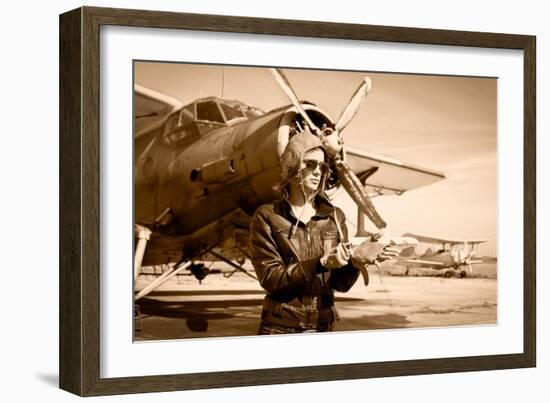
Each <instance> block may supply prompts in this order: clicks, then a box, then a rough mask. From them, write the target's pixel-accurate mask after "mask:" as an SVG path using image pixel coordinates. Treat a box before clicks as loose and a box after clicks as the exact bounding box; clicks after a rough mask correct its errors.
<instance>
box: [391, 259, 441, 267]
mask: <svg viewBox="0 0 550 403" xmlns="http://www.w3.org/2000/svg"><path fill="white" fill-rule="evenodd" d="M400 261H401V262H408V263H419V264H425V265H430V266H434V267H441V266H444V264H443V263H441V262H433V261H431V260H420V259H400Z"/></svg>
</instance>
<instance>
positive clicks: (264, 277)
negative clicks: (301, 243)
mask: <svg viewBox="0 0 550 403" xmlns="http://www.w3.org/2000/svg"><path fill="white" fill-rule="evenodd" d="M250 252H251V260H252V265H253V266H254V270H255V271H256V275H257V276H258V280H259V281H260V285H261V286H262V287H263V288H264V289H265V290H266V291H267V292H268V293H269V294H278V293H286V292H289V291H292V290H295V289H298V288H301V287H303V286H304V285H305V284H306V283H307V282H309V281H311V280H312V279H313V277H314V276H315V274H316V273H317V265H318V264H319V258H316V259H311V260H305V261H295V262H292V261H291V262H290V263H289V264H288V265H287V264H285V262H284V260H283V258H282V257H281V254H280V253H279V251H278V250H277V243H276V242H275V240H274V238H273V232H272V228H271V226H270V224H269V217H268V214H266V211H265V209H262V208H261V207H260V208H259V209H258V210H256V213H255V214H254V217H253V218H252V222H251V224H250Z"/></svg>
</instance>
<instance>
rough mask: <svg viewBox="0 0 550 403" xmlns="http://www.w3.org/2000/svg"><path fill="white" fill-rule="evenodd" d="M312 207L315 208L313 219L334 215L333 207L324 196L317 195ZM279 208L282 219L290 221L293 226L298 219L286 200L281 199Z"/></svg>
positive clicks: (321, 194)
mask: <svg viewBox="0 0 550 403" xmlns="http://www.w3.org/2000/svg"><path fill="white" fill-rule="evenodd" d="M313 205H314V207H315V216H314V217H313V218H314V219H315V218H325V217H329V216H333V214H334V205H333V204H332V203H331V202H330V200H329V199H328V197H327V196H326V194H325V193H324V192H323V193H319V194H317V195H316V196H315V198H314V199H313ZM279 206H280V210H281V211H280V213H281V215H282V216H283V217H285V218H286V219H288V220H289V221H291V222H292V223H293V224H295V223H296V222H297V221H298V219H297V218H296V216H295V215H294V213H293V212H292V208H291V207H290V203H289V202H288V200H287V199H286V198H283V199H281V201H280V202H279Z"/></svg>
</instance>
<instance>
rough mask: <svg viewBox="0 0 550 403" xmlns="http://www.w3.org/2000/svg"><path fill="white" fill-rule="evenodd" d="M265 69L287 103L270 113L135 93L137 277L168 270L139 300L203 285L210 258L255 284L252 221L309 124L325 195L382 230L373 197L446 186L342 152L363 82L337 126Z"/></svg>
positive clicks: (210, 100)
mask: <svg viewBox="0 0 550 403" xmlns="http://www.w3.org/2000/svg"><path fill="white" fill-rule="evenodd" d="M269 70H270V72H271V73H272V74H273V76H274V77H275V79H276V81H277V82H278V84H279V85H280V86H281V88H282V89H283V90H284V92H285V94H286V95H287V96H288V98H289V99H290V101H291V104H290V105H285V106H282V107H280V108H277V109H274V110H271V111H269V112H263V111H261V110H260V109H258V108H256V107H253V106H250V105H247V104H245V103H243V102H240V101H235V100H228V99H223V98H218V97H207V98H201V99H197V100H195V101H194V102H191V103H189V104H188V105H183V104H182V103H181V102H179V101H178V100H175V99H173V98H170V97H168V96H166V95H164V94H160V93H158V92H156V91H154V90H151V89H147V88H145V87H142V86H140V85H138V84H136V85H135V91H134V111H135V113H134V151H135V154H134V155H135V160H134V164H135V166H134V180H135V193H134V194H135V203H134V206H135V211H134V218H135V234H136V245H135V252H134V270H135V272H134V275H135V279H137V278H138V276H139V274H140V268H141V267H142V266H151V265H164V266H165V268H166V270H163V274H162V275H160V276H159V277H158V278H156V279H155V280H154V281H153V282H152V283H151V284H149V285H148V286H147V287H146V288H144V289H142V290H141V291H139V292H138V293H137V295H136V300H137V299H139V298H141V297H143V296H144V295H146V294H147V293H148V292H150V291H152V290H154V289H155V288H157V287H159V286H160V285H161V284H162V283H164V282H165V281H167V280H169V279H170V278H171V277H173V276H175V275H176V274H178V273H184V272H186V273H191V274H193V275H195V277H197V279H199V280H200V279H203V278H204V277H205V276H206V275H207V274H208V273H209V271H208V269H207V268H206V266H205V264H204V263H205V262H207V261H211V260H221V261H224V262H226V263H227V264H228V265H229V266H231V267H232V269H231V270H233V271H235V270H236V271H241V272H243V273H245V274H247V275H250V276H253V274H252V273H251V272H248V271H246V270H245V269H244V267H243V265H242V263H243V262H244V260H245V259H246V258H248V256H249V254H248V231H249V229H248V228H249V223H250V219H251V216H252V215H253V213H254V211H255V210H256V208H257V207H259V206H260V205H262V204H264V203H269V202H271V201H273V200H274V199H275V198H276V197H277V194H276V192H275V191H274V185H276V184H277V183H278V182H279V181H280V160H279V159H280V156H281V154H282V152H283V150H284V148H285V146H286V144H287V143H288V141H289V139H290V138H291V137H292V136H294V135H295V134H297V133H300V132H302V131H303V130H304V128H305V127H306V126H308V127H309V128H310V130H311V131H312V132H313V133H314V134H316V135H318V136H319V137H320V138H321V140H322V142H323V144H324V146H325V150H326V151H327V153H328V154H329V155H330V156H331V161H330V162H331V171H332V172H331V174H330V175H331V176H330V178H329V180H328V181H327V192H328V194H329V196H330V194H331V192H334V191H335V190H336V189H338V188H339V187H343V188H344V189H345V190H346V191H347V192H348V194H349V195H350V196H351V198H352V199H353V200H354V201H355V203H356V204H357V205H358V208H359V210H360V211H361V212H362V213H365V214H366V215H367V216H368V217H369V218H370V219H371V221H373V223H375V224H376V225H377V227H378V228H383V227H384V226H385V223H384V221H383V220H382V218H381V217H380V216H379V215H378V213H377V212H376V210H375V208H374V206H373V205H372V203H371V200H370V197H371V196H374V195H376V196H380V195H402V194H403V193H405V192H407V191H409V190H411V189H415V188H418V187H421V186H426V185H429V184H431V183H434V182H437V181H439V180H441V179H443V178H445V176H444V175H443V174H442V173H440V172H437V171H434V170H430V169H425V168H420V167H416V166H412V165H408V164H405V163H402V162H401V161H397V160H395V159H392V158H389V157H385V156H380V155H375V154H372V153H369V152H367V151H363V150H357V149H353V148H350V147H344V146H343V139H342V136H341V133H342V131H343V130H344V128H345V127H346V126H347V124H348V123H349V122H350V121H351V119H352V118H353V116H354V115H355V113H356V112H357V111H358V109H359V106H360V104H361V102H362V100H363V98H364V97H365V96H366V94H367V92H368V91H369V89H370V86H371V83H370V79H368V77H366V78H365V80H364V81H363V82H362V83H361V85H360V86H359V88H358V89H357V91H356V92H355V93H354V94H353V96H352V97H351V100H350V102H349V103H348V105H347V106H346V107H345V108H344V110H343V112H342V114H341V115H340V117H339V119H338V120H337V121H336V122H335V121H333V120H332V118H331V117H330V116H328V114H327V113H325V112H324V111H323V110H321V109H320V108H319V107H317V106H316V105H314V104H312V103H309V102H304V101H300V100H298V98H297V96H296V94H295V93H294V91H293V89H292V87H291V86H290V83H289V82H288V80H287V79H286V77H285V75H284V73H283V72H282V71H281V70H278V69H269ZM266 74H267V69H266ZM360 216H361V214H360Z"/></svg>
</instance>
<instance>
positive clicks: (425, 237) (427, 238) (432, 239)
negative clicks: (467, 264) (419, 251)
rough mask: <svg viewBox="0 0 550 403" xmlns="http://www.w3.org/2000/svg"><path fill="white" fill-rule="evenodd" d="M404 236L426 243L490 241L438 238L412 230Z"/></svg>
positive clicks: (483, 240) (482, 240) (453, 243)
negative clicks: (412, 231)
mask: <svg viewBox="0 0 550 403" xmlns="http://www.w3.org/2000/svg"><path fill="white" fill-rule="evenodd" d="M403 236H404V237H411V238H416V239H418V241H419V242H425V243H441V244H442V243H448V244H452V245H455V244H464V243H468V244H479V243H483V242H487V241H489V240H488V239H457V238H438V237H434V236H429V235H421V234H413V233H411V232H407V233H405V234H403Z"/></svg>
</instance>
